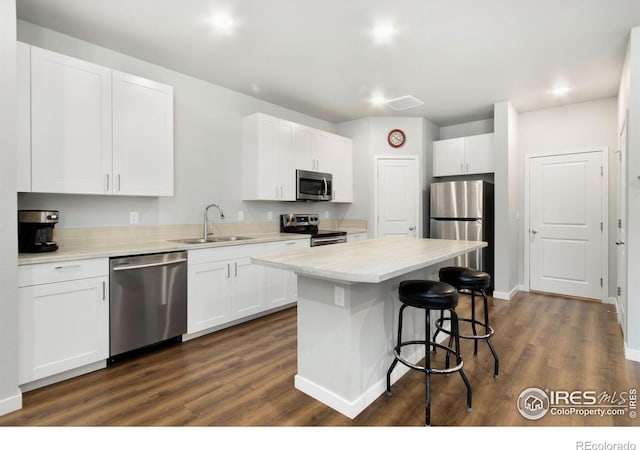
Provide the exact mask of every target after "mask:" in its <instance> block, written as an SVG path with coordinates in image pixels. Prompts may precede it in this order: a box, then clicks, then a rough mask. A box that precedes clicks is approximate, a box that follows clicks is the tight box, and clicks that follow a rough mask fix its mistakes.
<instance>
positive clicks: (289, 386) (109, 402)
mask: <svg viewBox="0 0 640 450" xmlns="http://www.w3.org/2000/svg"><path fill="white" fill-rule="evenodd" d="M468 303H469V302H468V301H466V300H465V299H461V302H460V306H459V314H460V315H461V316H463V315H464V311H465V310H466V309H468V306H467V305H468ZM490 308H491V311H490V313H491V318H492V325H493V326H494V328H495V330H496V334H495V337H494V339H493V342H494V344H495V347H496V349H497V351H498V354H499V356H500V377H499V378H498V379H497V380H495V379H494V378H493V376H492V373H493V372H492V371H493V360H492V358H491V355H490V354H489V350H488V348H487V345H486V344H485V343H484V342H481V343H480V347H479V355H478V357H476V358H474V357H473V356H472V344H471V342H468V341H467V342H463V346H462V348H463V355H464V361H465V366H464V368H465V371H466V373H467V376H468V377H469V380H470V381H471V384H472V386H473V411H472V412H471V413H467V412H466V409H465V390H464V385H463V383H462V381H461V379H460V377H459V376H458V375H457V374H454V375H452V376H448V377H444V376H433V378H432V379H433V384H432V392H433V404H432V416H431V417H432V424H433V425H434V426H604V427H608V426H614V425H615V426H620V425H622V426H638V425H639V424H640V422H639V420H640V419H632V418H630V417H629V414H628V413H627V414H625V415H623V416H604V417H598V416H589V417H583V416H579V415H576V414H574V415H567V416H553V415H551V414H547V415H546V416H545V417H543V418H542V419H540V420H536V421H532V420H528V419H525V418H523V417H522V416H521V415H520V414H519V413H518V410H517V408H516V400H517V398H518V396H519V395H520V393H521V392H522V390H523V389H525V388H529V387H538V388H540V389H543V390H545V389H548V390H554V391H555V390H569V391H572V390H593V391H597V392H598V393H600V392H602V391H606V392H608V393H613V392H617V393H620V392H623V391H624V392H627V391H629V389H632V388H635V389H638V388H640V363H635V362H631V361H627V360H625V358H624V352H623V344H622V335H621V331H620V328H619V326H618V324H617V322H616V314H615V310H614V308H613V306H612V305H605V304H601V303H596V302H589V301H581V300H575V299H567V298H562V297H553V296H548V295H541V294H534V293H520V294H518V295H517V296H516V297H515V298H514V299H512V300H511V301H501V300H491V306H490ZM327 332H328V333H330V332H331V330H327ZM440 353H442V352H439V354H440ZM295 373H296V309H295V308H291V309H288V310H285V311H282V312H279V313H276V314H273V315H270V316H267V317H263V318H260V319H257V320H254V321H251V322H248V323H245V324H241V325H238V326H235V327H233V328H229V329H226V330H223V331H219V332H217V333H213V334H211V335H208V336H204V337H202V338H199V339H195V340H192V341H189V342H185V343H182V344H179V345H175V346H172V347H167V348H164V349H159V350H157V351H155V352H153V353H149V354H145V355H141V356H138V357H136V358H134V359H130V360H126V361H122V362H120V363H118V364H116V365H113V366H111V367H109V368H107V369H105V370H100V371H98V372H94V373H91V374H88V375H84V376H81V377H77V378H75V379H72V380H68V381H65V382H62V383H58V384H56V385H52V386H48V387H45V388H41V389H38V390H35V391H31V392H28V393H26V394H24V396H23V405H24V407H23V409H22V410H20V411H17V412H15V413H11V414H8V415H5V416H2V417H0V426H14V425H16V426H21V425H22V426H70V425H71V426H131V425H146V426H337V427H341V426H353V425H355V426H422V425H423V424H424V382H423V376H422V375H421V374H420V373H417V372H415V371H411V372H410V373H408V374H407V375H406V376H404V377H403V378H402V379H401V380H400V381H398V382H397V383H396V384H395V385H394V387H393V395H391V396H389V397H388V396H386V395H384V394H383V395H381V396H380V397H379V398H378V399H377V400H376V401H375V402H374V403H373V404H371V405H370V406H369V407H368V408H367V409H366V410H365V411H363V412H362V413H361V414H360V415H359V416H358V417H356V418H355V419H354V420H350V419H348V418H346V417H344V416H342V415H341V414H339V413H337V412H335V411H334V410H332V409H331V408H329V407H328V406H325V405H324V404H322V403H320V402H318V401H316V400H314V399H313V398H311V397H309V396H307V395H305V394H303V393H302V392H300V391H298V390H296V389H295V388H294V386H293V377H294V375H295Z"/></svg>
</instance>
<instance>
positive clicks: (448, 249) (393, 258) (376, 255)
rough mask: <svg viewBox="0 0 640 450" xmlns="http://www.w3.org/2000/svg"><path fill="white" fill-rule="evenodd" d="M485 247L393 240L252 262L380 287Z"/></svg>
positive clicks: (308, 250)
mask: <svg viewBox="0 0 640 450" xmlns="http://www.w3.org/2000/svg"><path fill="white" fill-rule="evenodd" d="M486 246H487V243H486V242H478V241H453V240H447V239H420V238H411V237H400V236H394V237H384V238H377V239H368V240H364V241H356V242H349V243H346V244H340V245H325V246H321V247H311V248H306V249H298V250H291V251H289V252H287V253H277V254H267V255H262V256H257V257H252V258H251V260H252V261H253V262H254V263H256V264H260V265H264V266H269V267H274V268H277V269H285V270H290V271H293V272H296V273H298V274H300V275H306V276H310V277H315V278H323V279H330V280H335V281H342V282H351V283H380V282H382V281H385V280H389V279H391V278H395V277H397V276H400V275H404V274H406V273H409V272H412V271H414V270H418V269H422V268H424V267H428V266H430V265H432V264H436V263H439V262H442V261H446V260H448V259H451V258H453V257H455V256H459V255H463V254H465V253H468V252H470V251H473V250H477V249H479V248H482V247H486Z"/></svg>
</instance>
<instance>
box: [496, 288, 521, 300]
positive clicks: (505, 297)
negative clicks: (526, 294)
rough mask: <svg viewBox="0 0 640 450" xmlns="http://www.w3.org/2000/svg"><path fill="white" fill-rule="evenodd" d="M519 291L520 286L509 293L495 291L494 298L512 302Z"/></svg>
mask: <svg viewBox="0 0 640 450" xmlns="http://www.w3.org/2000/svg"><path fill="white" fill-rule="evenodd" d="M519 290H520V285H516V286H514V287H513V289H511V290H510V291H509V292H504V291H493V298H498V299H500V300H511V299H512V298H513V296H514V295H516V294H517V293H518V291H519Z"/></svg>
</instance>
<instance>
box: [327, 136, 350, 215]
mask: <svg viewBox="0 0 640 450" xmlns="http://www.w3.org/2000/svg"><path fill="white" fill-rule="evenodd" d="M330 172H331V173H332V174H333V201H334V202H341V203H351V202H352V201H353V149H352V141H351V139H348V138H345V137H342V136H332V139H331V171H330Z"/></svg>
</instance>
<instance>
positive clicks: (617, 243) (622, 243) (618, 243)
mask: <svg viewBox="0 0 640 450" xmlns="http://www.w3.org/2000/svg"><path fill="white" fill-rule="evenodd" d="M616 245H624V242H622V241H620V242H616Z"/></svg>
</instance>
